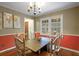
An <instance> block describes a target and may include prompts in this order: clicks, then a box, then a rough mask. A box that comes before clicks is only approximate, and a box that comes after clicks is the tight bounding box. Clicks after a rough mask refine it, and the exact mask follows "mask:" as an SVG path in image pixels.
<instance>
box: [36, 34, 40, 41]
mask: <svg viewBox="0 0 79 59" xmlns="http://www.w3.org/2000/svg"><path fill="white" fill-rule="evenodd" d="M35 39H37V40H39V39H40V33H39V32H35Z"/></svg>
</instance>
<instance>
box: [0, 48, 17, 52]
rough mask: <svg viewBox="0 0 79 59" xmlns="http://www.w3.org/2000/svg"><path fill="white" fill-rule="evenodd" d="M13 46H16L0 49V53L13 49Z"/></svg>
mask: <svg viewBox="0 0 79 59" xmlns="http://www.w3.org/2000/svg"><path fill="white" fill-rule="evenodd" d="M14 48H16V46H13V47H11V48H8V49H5V50H1V51H0V53H3V52H6V51H9V50H12V49H14Z"/></svg>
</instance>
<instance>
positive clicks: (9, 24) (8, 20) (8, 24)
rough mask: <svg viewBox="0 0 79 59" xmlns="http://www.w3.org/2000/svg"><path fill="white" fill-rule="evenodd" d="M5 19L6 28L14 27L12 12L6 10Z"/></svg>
mask: <svg viewBox="0 0 79 59" xmlns="http://www.w3.org/2000/svg"><path fill="white" fill-rule="evenodd" d="M3 20H4V28H13V19H12V14H10V13H7V12H4V14H3Z"/></svg>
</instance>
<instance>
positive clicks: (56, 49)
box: [51, 35, 62, 56]
mask: <svg viewBox="0 0 79 59" xmlns="http://www.w3.org/2000/svg"><path fill="white" fill-rule="evenodd" d="M61 39H62V37H61V35H58V36H56V37H55V38H54V39H53V41H52V42H51V45H52V47H51V50H52V51H51V55H54V56H60V55H61V53H60V43H61ZM52 48H53V49H52Z"/></svg>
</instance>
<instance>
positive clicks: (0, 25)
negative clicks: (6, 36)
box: [0, 12, 2, 30]
mask: <svg viewBox="0 0 79 59" xmlns="http://www.w3.org/2000/svg"><path fill="white" fill-rule="evenodd" d="M1 29H2V13H1V12H0V30H1Z"/></svg>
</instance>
